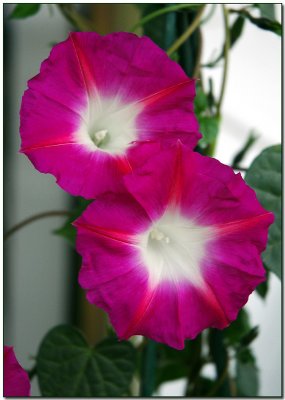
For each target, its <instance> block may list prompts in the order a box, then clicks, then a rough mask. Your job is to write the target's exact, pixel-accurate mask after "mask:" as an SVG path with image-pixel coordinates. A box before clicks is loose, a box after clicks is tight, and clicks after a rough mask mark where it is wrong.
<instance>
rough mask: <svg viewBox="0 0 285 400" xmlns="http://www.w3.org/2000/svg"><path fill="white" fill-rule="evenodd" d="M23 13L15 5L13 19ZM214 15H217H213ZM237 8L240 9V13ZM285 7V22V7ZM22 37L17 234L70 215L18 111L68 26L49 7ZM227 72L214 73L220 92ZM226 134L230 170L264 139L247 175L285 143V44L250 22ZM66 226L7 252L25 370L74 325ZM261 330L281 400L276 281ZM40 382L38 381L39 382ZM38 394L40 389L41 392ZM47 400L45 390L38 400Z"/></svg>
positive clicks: (267, 372)
mask: <svg viewBox="0 0 285 400" xmlns="http://www.w3.org/2000/svg"><path fill="white" fill-rule="evenodd" d="M12 7H13V6H6V7H5V9H6V10H5V11H8V9H9V8H10V9H11V8H12ZM208 7H209V6H208ZM233 7H235V6H233ZM276 8H279V10H278V12H279V15H280V13H281V7H280V6H278V5H276ZM222 21H223V19H222V15H221V12H220V6H217V9H216V12H215V14H214V16H213V18H212V19H211V20H210V21H209V22H208V23H207V24H206V25H205V26H204V28H203V33H204V55H203V62H207V61H209V60H210V59H212V57H213V49H215V50H216V53H218V52H219V51H220V48H221V43H223V37H224V34H223V22H222ZM9 24H10V28H11V30H13V35H12V42H11V43H10V45H11V48H10V51H11V52H12V56H13V63H12V66H11V70H10V71H9V74H11V76H12V77H13V87H12V97H13V99H12V102H11V104H12V108H11V110H10V113H11V114H10V115H11V121H10V124H11V125H12V132H11V135H12V138H11V140H12V141H13V148H12V151H11V163H12V164H13V169H12V168H11V169H10V170H8V171H6V174H7V175H8V177H6V179H8V180H9V182H11V187H12V192H11V193H12V194H13V195H12V196H11V203H10V205H9V209H8V210H7V212H9V221H10V224H11V225H14V224H15V223H17V222H19V221H21V220H22V219H23V218H26V217H28V216H30V215H33V214H35V213H37V212H41V211H46V210H51V209H64V208H65V207H66V199H67V197H66V195H65V194H64V193H63V191H62V190H60V189H59V188H58V187H57V185H55V184H54V178H53V177H51V176H46V175H42V174H39V173H38V172H37V171H36V170H35V169H34V168H33V167H32V165H31V164H30V162H29V161H28V159H27V158H26V157H25V156H24V155H20V154H18V153H17V151H18V149H19V144H20V140H19V136H18V128H19V118H18V110H19V107H20V101H21V96H22V93H23V91H24V89H25V87H26V81H27V80H28V79H29V78H30V77H32V76H34V75H35V74H36V73H37V72H38V69H39V65H40V62H41V61H42V60H43V59H44V58H46V57H47V56H48V53H49V51H50V47H49V43H51V42H58V41H61V40H63V39H65V37H66V36H67V27H66V24H65V22H64V20H63V19H62V18H61V16H60V15H58V14H57V12H55V13H54V15H53V16H50V15H49V12H48V9H47V7H46V6H42V10H41V11H40V13H39V14H38V15H37V16H35V17H32V18H29V19H27V20H23V21H20V20H19V21H10V22H9ZM221 71H222V68H216V69H215V70H206V71H205V76H212V77H213V80H214V82H215V87H216V88H218V87H219V82H220V76H221ZM222 114H223V121H222V129H221V134H220V137H219V142H218V146H217V153H216V157H217V158H218V159H219V160H220V161H222V162H224V163H228V162H230V161H231V160H232V158H233V155H234V154H235V153H236V151H237V150H238V149H240V147H241V145H242V144H243V143H244V142H245V140H246V138H247V134H248V132H249V130H250V129H251V128H255V129H256V130H257V131H258V132H259V133H260V135H261V137H260V139H259V141H258V142H257V144H256V145H255V146H254V148H253V149H252V150H251V151H250V152H249V154H248V156H247V157H246V159H245V160H244V166H245V167H247V166H248V165H249V164H250V162H251V161H252V160H253V159H254V157H255V156H256V155H257V154H258V153H259V152H260V151H261V150H262V149H263V148H264V147H267V146H269V145H272V144H276V143H280V141H281V40H280V38H278V37H277V36H275V35H274V34H272V33H270V32H266V31H262V30H260V29H258V28H256V27H255V26H253V25H251V24H250V23H249V22H247V23H246V26H245V30H244V34H243V36H242V38H241V39H240V40H239V42H238V43H237V44H236V45H235V47H234V49H233V50H232V51H231V53H230V60H229V76H228V83H227V88H226V93H225V98H224V104H223V113H222ZM61 221H62V220H61V219H59V218H54V219H48V220H43V221H41V222H37V223H35V224H33V225H30V226H29V227H27V228H25V230H23V231H21V232H19V233H18V234H16V235H15V236H14V237H11V238H10V239H9V241H8V242H7V243H6V244H5V248H4V249H5V250H6V251H7V252H8V250H9V254H10V256H9V257H10V262H9V268H10V270H9V271H8V273H9V277H11V279H10V280H9V285H8V287H7V288H6V293H7V292H8V299H9V309H8V310H9V315H8V316H7V319H6V320H5V322H6V325H5V342H6V343H5V344H9V345H14V346H15V350H16V353H17V356H18V358H19V360H20V361H21V362H22V364H23V365H24V366H25V367H27V368H29V367H31V366H32V364H33V361H32V360H31V359H30V356H31V355H35V354H36V351H37V348H38V345H39V342H40V341H41V339H42V337H43V336H44V335H45V333H46V332H47V331H48V329H50V328H51V327H52V326H54V325H56V324H58V323H62V322H64V321H65V318H66V307H67V304H66V290H67V289H66V279H67V278H66V277H68V275H69V272H70V271H69V266H68V265H66V254H67V252H68V246H67V244H66V243H65V242H64V240H63V239H60V238H58V237H56V236H54V235H51V231H52V230H53V229H55V228H56V227H58V226H59V224H60V223H61ZM246 307H247V309H248V310H249V311H250V314H251V318H252V322H253V324H255V325H259V326H260V335H259V337H258V338H257V339H256V341H255V343H254V349H255V352H256V356H257V360H258V365H259V367H260V371H261V374H260V382H261V388H260V395H262V396H278V395H280V394H281V285H280V281H279V280H278V279H277V278H276V277H275V276H271V281H270V292H269V295H268V296H267V298H266V300H265V302H264V301H262V300H260V298H258V296H256V295H255V294H253V295H252V296H251V297H250V300H249V302H248V305H247V306H246ZM34 381H35V380H34ZM34 385H35V384H34ZM183 387H184V382H183V381H179V382H174V383H171V384H167V385H164V386H163V387H162V389H161V390H160V393H159V394H160V395H165V396H177V395H181V394H182V392H181V390H182V388H183ZM36 394H38V392H37V388H36V385H35V386H34V387H33V395H36Z"/></svg>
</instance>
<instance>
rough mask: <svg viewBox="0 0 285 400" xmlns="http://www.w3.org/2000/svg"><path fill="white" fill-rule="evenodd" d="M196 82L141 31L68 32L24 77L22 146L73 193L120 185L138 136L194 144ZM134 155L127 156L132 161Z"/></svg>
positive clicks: (36, 163)
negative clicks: (37, 67)
mask: <svg viewBox="0 0 285 400" xmlns="http://www.w3.org/2000/svg"><path fill="white" fill-rule="evenodd" d="M194 96H195V81H194V80H191V79H189V78H188V77H187V76H186V75H185V73H184V72H183V70H182V69H181V67H180V66H179V65H178V64H177V63H175V62H174V61H172V60H170V58H169V57H168V56H167V55H166V53H165V52H164V51H163V50H161V49H160V48H159V47H157V46H156V45H155V44H154V43H153V42H152V41H151V40H150V39H148V38H147V37H142V38H139V37H137V36H136V35H134V34H130V33H124V32H121V33H113V34H110V35H106V36H100V35H98V34H97V33H94V32H81V33H79V32H77V33H71V34H70V35H69V37H68V39H67V40H66V41H64V42H62V43H59V44H58V45H56V46H55V47H54V48H53V49H52V51H51V54H50V56H49V58H48V59H47V60H45V61H44V62H43V63H42V65H41V70H40V73H39V74H38V75H37V76H36V77H34V78H33V79H31V80H30V81H29V82H28V89H27V91H26V92H25V94H24V96H23V101H22V106H21V112H20V115H21V127H20V132H21V137H22V145H21V152H23V153H25V154H26V155H27V156H28V157H29V159H30V160H31V161H32V163H33V164H34V166H35V167H36V168H37V169H38V170H39V171H40V172H44V173H51V174H53V175H54V176H55V177H56V179H57V183H58V184H59V185H60V186H61V187H62V188H63V189H64V190H66V191H68V192H70V193H71V194H73V195H81V196H83V197H86V198H94V197H95V195H97V194H98V193H102V192H104V191H106V190H118V189H119V188H120V185H121V177H122V175H123V174H125V173H126V172H130V171H131V170H132V168H134V166H135V165H136V163H137V162H141V159H142V157H141V156H142V155H141V156H140V157H138V158H136V157H132V156H131V155H130V153H132V150H133V149H134V148H135V147H136V143H137V141H143V142H145V141H153V140H162V141H163V143H164V146H168V145H169V144H173V143H176V140H177V139H180V140H181V141H182V142H183V143H185V144H187V145H189V146H190V147H191V148H194V146H195V145H196V143H197V141H198V140H199V139H200V137H201V135H200V133H199V132H198V123H197V120H196V118H195V115H194V113H193V99H194ZM131 159H132V162H131V161H130V160H131Z"/></svg>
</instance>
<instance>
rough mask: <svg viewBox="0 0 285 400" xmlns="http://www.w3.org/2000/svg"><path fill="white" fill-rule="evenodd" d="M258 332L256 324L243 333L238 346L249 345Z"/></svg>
mask: <svg viewBox="0 0 285 400" xmlns="http://www.w3.org/2000/svg"><path fill="white" fill-rule="evenodd" d="M258 334H259V328H258V326H255V327H254V328H252V329H251V330H250V331H249V332H248V333H247V334H246V335H244V336H243V337H242V338H241V341H240V346H241V347H246V346H248V345H250V343H251V342H253V341H254V339H256V338H257V336H258Z"/></svg>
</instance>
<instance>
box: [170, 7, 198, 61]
mask: <svg viewBox="0 0 285 400" xmlns="http://www.w3.org/2000/svg"><path fill="white" fill-rule="evenodd" d="M204 8H205V5H203V6H201V8H200V10H199V11H198V12H197V15H196V17H195V19H194V20H193V22H192V24H191V25H190V26H189V27H188V29H186V31H185V32H183V33H182V35H181V36H180V37H179V38H178V39H176V41H175V42H174V43H173V44H172V46H170V47H169V49H168V50H167V52H166V53H167V54H168V55H169V56H170V55H171V54H172V53H174V52H175V51H176V50H177V49H179V47H180V46H181V45H182V44H183V43H184V42H185V41H186V40H187V39H188V38H189V37H190V36H191V35H192V33H193V32H194V31H195V30H196V29H197V28H198V26H199V25H200V22H201V17H202V14H203V11H204Z"/></svg>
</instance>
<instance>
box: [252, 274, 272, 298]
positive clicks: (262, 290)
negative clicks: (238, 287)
mask: <svg viewBox="0 0 285 400" xmlns="http://www.w3.org/2000/svg"><path fill="white" fill-rule="evenodd" d="M265 269H266V281H264V282H262V283H261V284H260V285H258V286H257V288H256V289H255V290H256V292H257V293H258V294H259V296H260V297H261V298H262V299H265V297H266V295H267V293H268V289H269V279H270V278H269V277H270V274H269V273H268V270H267V268H265Z"/></svg>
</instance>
